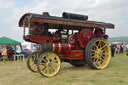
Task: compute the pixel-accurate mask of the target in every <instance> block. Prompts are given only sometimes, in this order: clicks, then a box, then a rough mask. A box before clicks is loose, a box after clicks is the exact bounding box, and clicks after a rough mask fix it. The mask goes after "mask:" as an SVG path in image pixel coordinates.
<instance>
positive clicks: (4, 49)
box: [1, 45, 7, 64]
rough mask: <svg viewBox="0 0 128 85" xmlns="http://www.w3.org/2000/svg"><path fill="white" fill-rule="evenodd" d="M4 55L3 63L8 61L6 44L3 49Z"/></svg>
mask: <svg viewBox="0 0 128 85" xmlns="http://www.w3.org/2000/svg"><path fill="white" fill-rule="evenodd" d="M1 53H2V56H3V64H5V63H6V59H7V49H6V45H3V46H2V50H1Z"/></svg>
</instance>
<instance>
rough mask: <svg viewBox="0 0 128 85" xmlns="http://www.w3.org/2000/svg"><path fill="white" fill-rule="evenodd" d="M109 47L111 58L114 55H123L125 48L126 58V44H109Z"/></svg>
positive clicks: (127, 47)
mask: <svg viewBox="0 0 128 85" xmlns="http://www.w3.org/2000/svg"><path fill="white" fill-rule="evenodd" d="M110 47H111V54H112V57H114V55H115V53H116V54H123V53H124V49H125V48H126V55H127V56H128V44H126V45H124V43H118V44H111V45H110Z"/></svg>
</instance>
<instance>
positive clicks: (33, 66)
mask: <svg viewBox="0 0 128 85" xmlns="http://www.w3.org/2000/svg"><path fill="white" fill-rule="evenodd" d="M38 58H39V53H38V52H33V53H32V54H31V55H30V56H29V57H28V59H27V67H28V68H29V69H30V70H31V71H32V72H37V61H38Z"/></svg>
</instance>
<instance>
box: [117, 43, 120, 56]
mask: <svg viewBox="0 0 128 85" xmlns="http://www.w3.org/2000/svg"><path fill="white" fill-rule="evenodd" d="M116 49H117V50H116V54H119V53H120V44H117V45H116Z"/></svg>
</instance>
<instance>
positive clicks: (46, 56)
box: [37, 52, 60, 77]
mask: <svg viewBox="0 0 128 85" xmlns="http://www.w3.org/2000/svg"><path fill="white" fill-rule="evenodd" d="M37 69H38V72H39V73H40V74H41V75H43V76H45V77H52V76H54V75H56V74H57V73H58V72H59V70H60V58H59V57H58V56H57V54H55V53H52V52H46V53H43V54H42V55H41V56H40V58H39V60H38V62H37Z"/></svg>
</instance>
